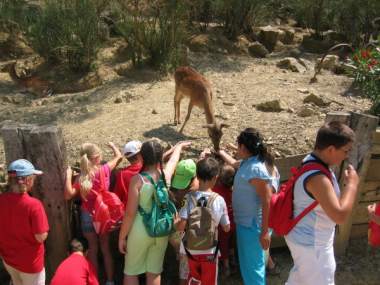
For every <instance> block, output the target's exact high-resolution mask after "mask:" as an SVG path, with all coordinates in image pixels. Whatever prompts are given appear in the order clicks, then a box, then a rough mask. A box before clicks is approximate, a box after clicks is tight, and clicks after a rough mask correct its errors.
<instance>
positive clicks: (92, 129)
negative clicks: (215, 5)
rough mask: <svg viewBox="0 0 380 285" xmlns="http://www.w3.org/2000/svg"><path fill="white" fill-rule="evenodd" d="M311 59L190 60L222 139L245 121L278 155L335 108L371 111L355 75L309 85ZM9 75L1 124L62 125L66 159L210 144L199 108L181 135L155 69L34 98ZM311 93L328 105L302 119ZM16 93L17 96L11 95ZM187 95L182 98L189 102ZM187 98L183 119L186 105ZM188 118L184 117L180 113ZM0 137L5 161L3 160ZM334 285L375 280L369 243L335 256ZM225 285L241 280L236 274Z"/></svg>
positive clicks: (1, 95)
mask: <svg viewBox="0 0 380 285" xmlns="http://www.w3.org/2000/svg"><path fill="white" fill-rule="evenodd" d="M305 58H306V59H307V60H309V61H310V64H309V66H308V67H309V69H308V70H307V71H306V72H305V73H296V72H291V71H288V70H283V69H279V68H278V67H276V62H277V61H278V59H277V58H269V59H253V58H251V57H247V56H228V55H220V54H192V57H191V65H192V66H193V67H195V68H196V69H197V70H199V71H200V72H201V73H202V74H204V75H205V76H206V77H207V78H208V79H209V80H210V82H211V83H212V86H213V93H214V105H215V110H216V115H217V119H218V120H220V121H222V122H224V123H226V124H229V125H230V127H229V128H227V129H225V132H224V136H223V138H222V145H224V144H226V143H228V142H232V143H233V142H235V139H236V136H237V135H238V133H239V132H240V131H241V130H242V129H243V128H245V127H255V128H258V129H259V130H260V131H261V132H262V133H263V134H264V136H265V138H266V142H267V143H268V144H269V145H270V146H271V147H272V151H273V152H274V153H275V155H276V156H277V157H282V156H288V155H292V154H301V153H305V152H308V151H310V150H311V149H312V146H313V140H314V137H315V132H316V130H317V128H318V127H319V126H320V125H321V124H322V123H323V121H324V119H325V115H326V113H328V112H330V111H360V112H363V111H366V110H367V109H368V108H369V107H370V103H369V102H368V100H366V99H362V98H360V97H357V96H355V94H354V92H351V89H350V86H351V83H352V80H351V79H349V78H348V77H346V76H344V75H335V74H333V73H330V72H329V71H323V72H322V74H321V75H320V76H319V77H318V79H319V80H318V83H315V84H312V85H310V84H309V80H310V78H311V77H312V75H313V71H314V70H313V65H314V62H315V56H311V55H305ZM20 91H21V90H20V88H19V87H17V86H15V84H14V83H13V82H12V81H11V79H10V78H9V75H8V74H7V73H0V126H1V124H2V123H1V122H3V121H4V120H13V121H18V122H24V123H36V124H57V125H58V126H60V127H61V128H62V129H63V133H64V139H65V143H66V146H67V151H68V152H67V155H68V160H69V162H70V163H71V164H72V163H74V162H75V161H77V160H78V150H79V147H80V145H81V144H82V143H83V142H86V141H89V142H94V143H97V144H99V145H100V146H101V147H102V148H103V149H104V150H105V157H106V158H108V157H110V155H111V152H110V150H109V149H108V148H106V146H105V145H106V143H107V142H108V141H113V142H114V143H115V144H116V145H118V146H120V147H122V145H123V144H124V143H125V142H126V141H128V140H131V139H140V140H146V139H148V138H151V137H157V138H159V139H161V140H163V141H165V142H167V143H170V144H174V143H176V142H177V141H179V140H191V141H192V142H193V144H192V147H191V148H190V149H189V150H188V151H187V153H185V156H195V155H197V154H198V153H199V152H200V151H201V150H202V149H203V148H205V147H211V142H210V140H209V138H208V136H207V132H206V130H205V129H203V128H202V127H201V126H202V125H203V124H204V123H205V116H204V114H203V113H202V112H201V111H200V110H198V109H194V110H193V113H192V116H191V118H190V121H189V122H188V125H187V126H186V128H185V130H184V134H183V135H181V134H179V133H178V130H179V127H180V126H174V125H173V117H174V107H173V96H174V81H173V78H172V76H167V77H166V78H158V77H157V76H156V74H155V73H154V72H152V71H150V70H146V69H145V70H138V71H134V72H129V73H127V74H126V75H125V76H120V77H117V78H115V79H114V80H112V81H110V82H108V83H106V84H104V85H103V86H101V87H98V88H96V89H92V90H88V91H85V92H81V93H75V94H60V95H55V96H53V97H49V98H44V99H37V100H31V99H30V98H31V97H30V96H29V95H25V94H21V93H20ZM310 93H314V94H317V95H320V96H322V97H324V98H325V99H326V100H328V101H331V104H329V105H328V106H326V107H317V106H309V107H310V108H312V109H313V112H314V114H313V115H311V116H309V117H300V116H299V115H297V113H298V112H299V111H300V110H301V109H302V108H303V107H304V103H303V99H304V98H305V97H306V96H307V95H309V94H310ZM13 98H16V99H13ZM274 99H279V100H280V101H281V102H282V104H283V105H284V106H285V107H284V111H281V112H261V111H258V110H256V108H255V106H256V105H257V104H259V103H262V102H266V101H271V100H274ZM184 101H185V100H184ZM184 101H183V103H182V108H181V114H182V118H184V116H185V114H186V111H187V104H186V103H185V102H184ZM182 120H183V119H182ZM4 159H5V158H4V150H3V145H2V142H1V140H0V163H1V162H4ZM274 258H275V259H276V260H277V262H278V263H279V265H280V266H281V268H282V269H283V270H282V273H281V275H280V276H279V277H271V278H269V279H268V284H283V283H284V281H285V280H286V278H287V275H288V272H289V269H290V267H291V264H292V261H291V257H290V255H289V253H288V252H287V251H284V250H280V251H278V250H276V251H274ZM337 264H338V269H337V274H336V284H338V285H339V284H342V285H343V284H344V285H359V284H367V285H375V284H379V278H380V273H379V272H380V271H379V267H380V254H379V253H378V252H377V253H376V254H374V255H372V254H370V252H369V251H368V249H367V246H366V241H365V239H363V240H354V241H352V242H351V246H350V248H349V250H348V254H347V255H346V256H344V257H342V258H338V260H337ZM224 284H242V282H241V279H240V278H239V276H238V275H234V276H233V277H231V278H229V279H228V280H227V281H226V282H224Z"/></svg>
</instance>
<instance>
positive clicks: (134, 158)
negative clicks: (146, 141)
mask: <svg viewBox="0 0 380 285" xmlns="http://www.w3.org/2000/svg"><path fill="white" fill-rule="evenodd" d="M140 149H141V142H140V141H130V142H128V143H127V144H126V145H125V146H124V149H123V154H124V156H125V158H126V159H127V160H128V161H129V163H130V165H129V166H128V167H126V168H124V169H122V170H120V171H119V172H118V173H117V174H116V182H115V187H114V192H115V194H116V195H117V196H119V198H120V200H121V202H123V204H124V206H126V205H127V200H128V188H129V183H130V182H131V178H132V177H133V176H134V175H136V174H137V173H139V172H140V171H141V168H142V158H141V154H140Z"/></svg>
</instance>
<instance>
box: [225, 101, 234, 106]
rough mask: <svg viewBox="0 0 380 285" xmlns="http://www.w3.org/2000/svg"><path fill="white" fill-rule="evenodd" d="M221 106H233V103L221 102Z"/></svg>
mask: <svg viewBox="0 0 380 285" xmlns="http://www.w3.org/2000/svg"><path fill="white" fill-rule="evenodd" d="M223 105H225V106H235V103H232V102H223Z"/></svg>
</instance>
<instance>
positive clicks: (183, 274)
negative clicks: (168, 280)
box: [179, 254, 189, 280]
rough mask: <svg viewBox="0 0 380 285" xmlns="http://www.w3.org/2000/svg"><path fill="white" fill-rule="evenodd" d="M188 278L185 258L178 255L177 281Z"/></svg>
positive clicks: (187, 264)
mask: <svg viewBox="0 0 380 285" xmlns="http://www.w3.org/2000/svg"><path fill="white" fill-rule="evenodd" d="M188 278H189V263H188V261H187V256H186V255H184V254H180V255H179V279H181V280H187V279H188Z"/></svg>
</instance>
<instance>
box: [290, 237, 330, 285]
mask: <svg viewBox="0 0 380 285" xmlns="http://www.w3.org/2000/svg"><path fill="white" fill-rule="evenodd" d="M285 240H286V243H287V245H288V247H289V249H290V253H291V254H292V258H293V262H294V265H293V268H292V269H291V271H290V273H289V278H288V281H287V282H286V283H285V284H286V285H298V284H302V285H320V284H323V285H334V275H335V268H336V264H335V257H334V248H333V245H331V246H323V247H314V246H310V247H309V246H302V245H299V244H296V243H294V242H291V241H289V240H288V239H286V238H285Z"/></svg>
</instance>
